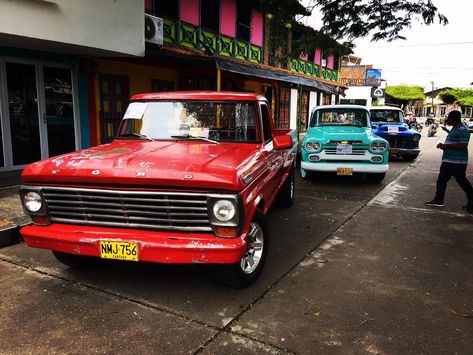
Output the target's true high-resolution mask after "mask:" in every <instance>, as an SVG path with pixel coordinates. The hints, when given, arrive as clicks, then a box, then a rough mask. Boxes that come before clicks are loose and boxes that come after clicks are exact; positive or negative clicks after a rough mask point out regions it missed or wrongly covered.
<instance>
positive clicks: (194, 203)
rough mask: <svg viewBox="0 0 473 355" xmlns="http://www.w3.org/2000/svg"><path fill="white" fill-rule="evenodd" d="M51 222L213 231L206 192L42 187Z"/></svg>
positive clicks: (166, 229)
mask: <svg viewBox="0 0 473 355" xmlns="http://www.w3.org/2000/svg"><path fill="white" fill-rule="evenodd" d="M42 192H43V196H44V198H45V200H46V204H47V206H48V210H49V212H50V215H51V221H52V222H58V223H71V224H81V225H84V224H85V225H96V226H111V227H121V228H136V229H151V230H164V231H186V232H209V231H212V228H211V225H210V221H209V216H208V212H207V196H206V195H205V194H194V193H189V194H186V193H178V192H152V191H121V190H98V189H83V188H77V189H74V188H63V187H43V188H42Z"/></svg>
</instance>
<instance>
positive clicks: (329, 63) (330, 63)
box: [327, 55, 335, 70]
mask: <svg viewBox="0 0 473 355" xmlns="http://www.w3.org/2000/svg"><path fill="white" fill-rule="evenodd" d="M334 63H335V57H334V56H333V55H330V56H328V58H327V68H328V69H332V70H333V64H334Z"/></svg>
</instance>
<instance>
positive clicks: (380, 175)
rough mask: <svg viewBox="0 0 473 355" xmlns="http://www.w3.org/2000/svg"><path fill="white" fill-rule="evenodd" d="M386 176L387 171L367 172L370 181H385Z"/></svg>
mask: <svg viewBox="0 0 473 355" xmlns="http://www.w3.org/2000/svg"><path fill="white" fill-rule="evenodd" d="M385 176H386V173H371V174H366V179H367V180H368V182H373V183H379V182H381V181H383V179H384V177H385Z"/></svg>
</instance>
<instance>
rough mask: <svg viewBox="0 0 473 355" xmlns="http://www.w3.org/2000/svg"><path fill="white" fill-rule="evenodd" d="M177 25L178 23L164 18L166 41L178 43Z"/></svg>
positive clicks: (164, 39)
mask: <svg viewBox="0 0 473 355" xmlns="http://www.w3.org/2000/svg"><path fill="white" fill-rule="evenodd" d="M177 27H178V23H177V22H173V21H172V20H168V19H164V20H163V34H164V36H163V37H164V38H163V41H164V42H165V43H178V41H177Z"/></svg>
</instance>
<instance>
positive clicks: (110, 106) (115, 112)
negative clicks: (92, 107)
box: [99, 74, 129, 143]
mask: <svg viewBox="0 0 473 355" xmlns="http://www.w3.org/2000/svg"><path fill="white" fill-rule="evenodd" d="M99 88H100V92H99V97H100V112H99V120H100V133H101V137H100V143H108V142H111V141H112V140H113V138H114V137H115V133H116V132H117V129H118V126H119V124H120V122H121V119H122V117H123V114H124V110H125V109H126V107H127V106H128V97H129V80H128V77H127V76H121V75H109V74H100V75H99Z"/></svg>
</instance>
